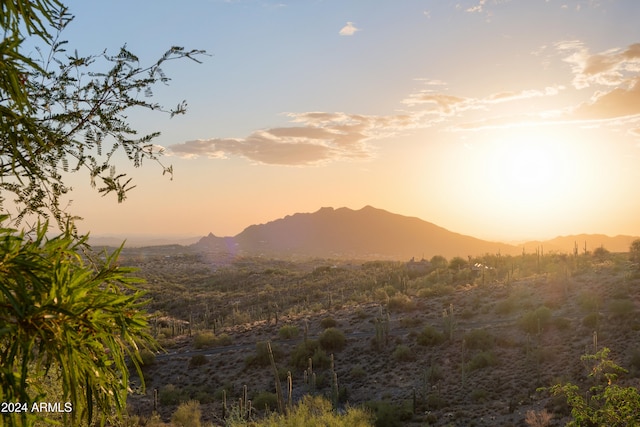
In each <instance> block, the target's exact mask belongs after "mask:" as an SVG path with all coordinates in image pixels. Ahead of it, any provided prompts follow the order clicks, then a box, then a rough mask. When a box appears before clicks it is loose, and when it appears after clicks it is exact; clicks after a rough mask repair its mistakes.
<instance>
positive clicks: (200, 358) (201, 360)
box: [189, 354, 207, 368]
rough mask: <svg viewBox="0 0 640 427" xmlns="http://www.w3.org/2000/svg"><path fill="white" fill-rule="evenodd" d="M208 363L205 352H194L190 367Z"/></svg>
mask: <svg viewBox="0 0 640 427" xmlns="http://www.w3.org/2000/svg"><path fill="white" fill-rule="evenodd" d="M206 364H207V356H205V355H204V354H194V355H193V356H191V359H190V360H189V367H190V368H195V367H197V366H202V365H206Z"/></svg>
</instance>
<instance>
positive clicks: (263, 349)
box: [244, 341, 284, 367]
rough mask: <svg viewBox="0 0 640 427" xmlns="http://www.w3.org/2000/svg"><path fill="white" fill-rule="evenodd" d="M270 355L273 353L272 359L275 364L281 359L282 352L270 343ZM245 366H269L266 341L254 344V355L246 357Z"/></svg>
mask: <svg viewBox="0 0 640 427" xmlns="http://www.w3.org/2000/svg"><path fill="white" fill-rule="evenodd" d="M271 353H273V359H274V360H275V361H276V362H277V361H278V360H280V359H282V357H283V356H284V352H283V351H282V350H281V349H280V347H279V346H278V345H276V344H274V343H271ZM244 362H245V366H260V367H265V366H270V365H271V358H270V357H269V349H268V347H267V342H266V341H259V342H257V343H256V352H255V354H253V355H251V356H248V357H247V358H246V359H245V361H244Z"/></svg>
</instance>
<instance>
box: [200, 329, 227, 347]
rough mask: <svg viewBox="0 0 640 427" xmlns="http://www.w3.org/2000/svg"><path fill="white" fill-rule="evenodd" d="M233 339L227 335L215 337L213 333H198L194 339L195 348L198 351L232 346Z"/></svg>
mask: <svg viewBox="0 0 640 427" xmlns="http://www.w3.org/2000/svg"><path fill="white" fill-rule="evenodd" d="M231 342H232V340H231V337H230V336H229V335H227V334H220V335H217V336H216V335H215V334H214V333H213V332H198V333H197V334H195V336H194V337H193V346H194V347H195V348H197V349H203V348H212V347H220V346H223V345H230V344H231Z"/></svg>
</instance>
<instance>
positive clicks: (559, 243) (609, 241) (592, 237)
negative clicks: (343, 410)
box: [520, 234, 638, 254]
mask: <svg viewBox="0 0 640 427" xmlns="http://www.w3.org/2000/svg"><path fill="white" fill-rule="evenodd" d="M636 239H638V237H634V236H615V237H610V236H606V235H604V234H578V235H573V236H559V237H556V238H555V239H551V240H547V241H544V242H540V241H533V242H527V243H524V244H522V245H520V246H521V247H524V248H525V250H527V251H529V249H530V250H531V251H535V248H536V247H542V248H543V249H544V251H545V252H552V251H555V252H566V253H573V250H574V248H575V245H577V246H578V253H579V254H581V253H583V252H584V248H585V244H586V246H587V251H589V252H593V250H594V249H596V248H599V247H600V246H602V247H604V248H605V249H607V250H608V251H609V252H628V251H629V246H631V242H633V241H634V240H636Z"/></svg>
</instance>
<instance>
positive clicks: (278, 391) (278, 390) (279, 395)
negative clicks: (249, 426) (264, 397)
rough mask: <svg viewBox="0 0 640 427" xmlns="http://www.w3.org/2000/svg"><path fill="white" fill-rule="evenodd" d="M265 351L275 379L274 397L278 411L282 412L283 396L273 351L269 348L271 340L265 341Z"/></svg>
mask: <svg viewBox="0 0 640 427" xmlns="http://www.w3.org/2000/svg"><path fill="white" fill-rule="evenodd" d="M267 351H268V352H269V360H270V361H271V369H273V376H274V377H275V380H276V397H277V399H278V412H279V413H281V414H282V413H284V398H283V396H282V385H281V384H280V378H279V376H278V367H277V366H276V360H275V359H274V357H273V351H272V350H271V341H267Z"/></svg>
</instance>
